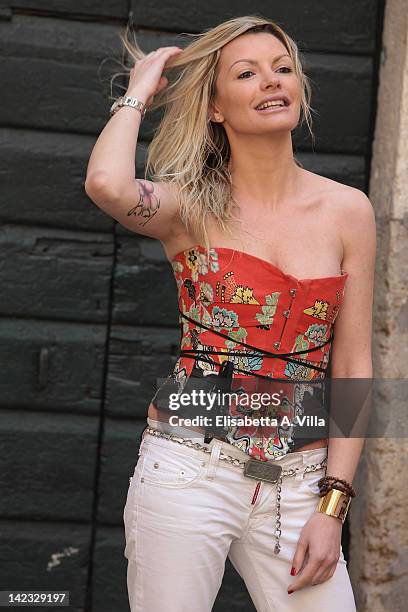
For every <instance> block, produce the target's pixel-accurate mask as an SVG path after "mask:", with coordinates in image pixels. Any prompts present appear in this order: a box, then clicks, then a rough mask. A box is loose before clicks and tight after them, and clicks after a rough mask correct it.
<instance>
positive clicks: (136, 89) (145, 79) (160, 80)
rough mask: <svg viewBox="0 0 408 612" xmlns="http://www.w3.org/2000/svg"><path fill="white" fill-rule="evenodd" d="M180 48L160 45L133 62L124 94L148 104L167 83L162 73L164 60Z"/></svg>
mask: <svg viewBox="0 0 408 612" xmlns="http://www.w3.org/2000/svg"><path fill="white" fill-rule="evenodd" d="M182 50H183V49H181V48H180V47H160V48H159V49H157V50H156V51H152V52H151V53H148V54H147V55H146V56H145V57H144V58H143V59H140V60H138V61H137V62H135V65H134V66H133V68H132V70H131V71H130V76H129V84H128V88H127V91H126V95H127V96H136V97H137V98H139V99H141V100H142V102H144V103H145V104H146V105H147V106H149V104H151V103H152V102H153V98H154V96H155V95H156V94H157V93H159V91H161V90H162V89H163V88H164V87H166V85H167V84H168V79H167V78H166V77H165V76H163V74H162V73H163V69H164V66H165V64H166V62H167V61H168V60H169V58H170V57H171V56H172V55H175V54H177V53H179V52H180V51H182Z"/></svg>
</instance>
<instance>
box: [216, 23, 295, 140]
mask: <svg viewBox="0 0 408 612" xmlns="http://www.w3.org/2000/svg"><path fill="white" fill-rule="evenodd" d="M215 91H216V94H215V98H214V103H213V107H212V112H211V113H210V117H211V119H212V120H213V121H215V122H218V123H222V124H223V125H224V128H225V130H226V132H227V134H228V133H229V132H230V131H231V130H232V131H233V132H237V133H245V134H262V133H274V132H278V131H291V130H293V129H294V128H295V127H296V126H297V124H298V123H299V119H300V109H301V105H300V102H301V95H302V91H301V86H300V82H299V79H298V77H297V75H296V73H295V70H294V64H293V62H292V60H291V58H290V56H289V54H288V52H287V50H286V48H285V46H284V45H283V44H282V43H281V42H280V40H278V39H277V38H276V37H275V36H273V35H272V34H268V33H256V34H254V33H252V34H243V35H242V36H239V37H238V38H236V39H235V40H233V41H231V42H230V43H228V44H227V45H225V46H224V47H223V48H222V49H221V54H220V59H219V63H218V73H217V78H216V83H215ZM269 97H272V98H274V99H276V100H279V99H283V100H284V102H285V106H283V107H274V108H269V109H267V110H256V107H257V106H258V105H259V104H260V103H261V102H263V101H264V100H265V99H266V98H269Z"/></svg>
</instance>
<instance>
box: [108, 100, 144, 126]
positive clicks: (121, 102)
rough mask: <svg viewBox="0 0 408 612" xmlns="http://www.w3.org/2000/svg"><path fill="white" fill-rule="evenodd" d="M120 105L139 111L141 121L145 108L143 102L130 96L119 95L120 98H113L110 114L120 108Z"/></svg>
mask: <svg viewBox="0 0 408 612" xmlns="http://www.w3.org/2000/svg"><path fill="white" fill-rule="evenodd" d="M122 106H131V107H132V108H135V109H136V110H138V111H140V112H141V115H142V121H143V119H144V116H145V114H146V110H147V109H146V105H145V104H144V102H142V101H141V100H139V99H138V98H134V97H132V96H120V98H118V99H117V100H115V102H114V103H113V104H112V106H111V108H110V111H109V112H110V116H111V117H112V116H113V115H114V114H115V113H116V112H117V111H118V110H119V109H120V108H122Z"/></svg>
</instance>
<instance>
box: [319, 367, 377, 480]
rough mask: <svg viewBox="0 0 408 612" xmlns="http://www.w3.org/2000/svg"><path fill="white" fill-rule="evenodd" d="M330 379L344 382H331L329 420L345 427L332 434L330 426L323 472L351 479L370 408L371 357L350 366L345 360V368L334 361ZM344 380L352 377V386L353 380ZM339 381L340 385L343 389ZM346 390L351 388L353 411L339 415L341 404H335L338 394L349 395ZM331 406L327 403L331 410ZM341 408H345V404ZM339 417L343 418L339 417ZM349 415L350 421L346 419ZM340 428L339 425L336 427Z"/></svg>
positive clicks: (339, 397) (361, 444)
mask: <svg viewBox="0 0 408 612" xmlns="http://www.w3.org/2000/svg"><path fill="white" fill-rule="evenodd" d="M331 379H332V380H336V379H344V382H342V381H341V380H338V381H337V382H334V383H333V384H334V385H338V386H337V388H336V392H335V393H334V387H332V397H333V396H334V395H335V396H336V400H335V402H334V404H335V408H334V413H335V414H334V422H331V424H332V425H333V427H336V426H337V425H338V424H339V423H341V425H342V426H344V427H345V430H346V431H345V433H344V437H336V431H334V433H333V430H332V429H330V436H329V446H328V455H327V469H326V475H327V476H337V477H339V478H342V479H344V480H347V481H348V482H350V483H351V482H352V481H353V478H354V475H355V473H356V470H357V466H358V463H359V460H360V457H361V453H362V450H363V446H364V442H365V438H364V437H361V436H364V434H365V431H366V428H367V425H368V421H369V416H370V411H371V399H372V398H371V380H372V362H371V359H370V358H369V357H368V358H367V359H366V360H363V363H359V364H358V365H357V364H354V366H353V365H352V364H348V366H347V367H346V368H345V369H342V368H340V366H339V365H338V364H337V366H336V367H335V368H333V369H332V371H331ZM356 379H361V383H358V382H357V380H356ZM347 380H350V381H353V380H354V381H355V383H354V384H355V387H354V389H353V382H350V387H348V386H347ZM342 385H344V388H343V393H342ZM350 390H353V394H352V395H351V397H352V400H353V404H354V406H353V408H354V414H352V415H351V416H343V415H340V414H339V413H338V411H341V412H342V406H338V404H339V403H340V404H341V401H342V396H343V397H345V398H347V397H348V398H350ZM346 391H347V392H346ZM363 400H364V403H363V404H362V405H360V402H362V401H363ZM345 401H347V400H345ZM332 408H333V407H332V406H331V410H332ZM344 409H345V410H346V407H344ZM336 416H337V417H338V419H337V418H336ZM331 417H332V418H333V414H332V415H331ZM342 418H343V419H344V420H343V421H342ZM351 418H352V420H353V422H349V421H350V419H351ZM336 421H337V422H336ZM341 429H342V427H340V430H341Z"/></svg>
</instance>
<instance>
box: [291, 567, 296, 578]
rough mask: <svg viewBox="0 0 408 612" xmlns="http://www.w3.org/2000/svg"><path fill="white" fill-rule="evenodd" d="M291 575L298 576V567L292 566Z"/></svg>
mask: <svg viewBox="0 0 408 612" xmlns="http://www.w3.org/2000/svg"><path fill="white" fill-rule="evenodd" d="M290 575H291V576H296V568H295V567H292V569H291V570H290Z"/></svg>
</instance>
